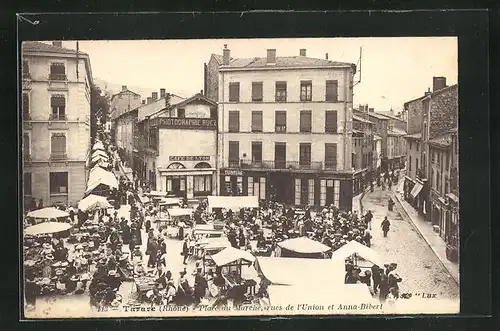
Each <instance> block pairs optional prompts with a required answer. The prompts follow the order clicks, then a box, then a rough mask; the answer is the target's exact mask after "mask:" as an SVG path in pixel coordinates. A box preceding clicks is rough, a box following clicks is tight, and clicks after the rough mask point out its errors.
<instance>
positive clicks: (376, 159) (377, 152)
mask: <svg viewBox="0 0 500 331" xmlns="http://www.w3.org/2000/svg"><path fill="white" fill-rule="evenodd" d="M372 150H373V165H372V169H373V179H375V178H376V177H375V176H378V175H380V169H381V167H382V137H381V136H379V135H378V134H374V135H373V149H372Z"/></svg>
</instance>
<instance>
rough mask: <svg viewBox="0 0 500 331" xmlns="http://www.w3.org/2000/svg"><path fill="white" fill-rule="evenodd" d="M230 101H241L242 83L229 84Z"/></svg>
mask: <svg viewBox="0 0 500 331" xmlns="http://www.w3.org/2000/svg"><path fill="white" fill-rule="evenodd" d="M229 101H230V102H238V101H240V83H239V82H233V83H229Z"/></svg>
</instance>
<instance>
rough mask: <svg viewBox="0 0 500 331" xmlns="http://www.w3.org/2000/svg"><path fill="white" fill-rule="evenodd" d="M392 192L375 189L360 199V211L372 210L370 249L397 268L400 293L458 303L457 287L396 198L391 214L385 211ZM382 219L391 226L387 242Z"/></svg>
mask: <svg viewBox="0 0 500 331" xmlns="http://www.w3.org/2000/svg"><path fill="white" fill-rule="evenodd" d="M392 190H393V191H387V190H385V191H383V190H382V189H381V188H375V191H374V192H373V193H371V192H368V193H366V195H365V196H364V198H363V199H362V204H363V210H364V211H367V210H371V211H372V213H373V216H374V217H373V221H372V231H371V233H372V236H373V239H372V248H373V249H374V250H376V251H377V252H378V253H379V254H380V255H381V257H382V258H383V259H385V260H386V261H387V262H396V263H397V264H398V269H397V272H398V274H399V275H400V276H401V277H402V278H403V281H402V283H401V285H400V290H401V293H411V294H412V296H415V295H416V294H417V293H427V294H436V298H438V299H445V300H446V299H448V300H450V299H451V300H457V299H458V298H459V288H458V285H457V283H456V282H455V280H454V279H453V278H452V276H451V275H450V274H449V273H448V271H447V270H446V269H445V268H444V267H443V265H442V263H441V261H440V260H439V259H438V257H437V256H436V255H435V254H434V252H433V251H432V250H431V248H430V247H429V246H428V245H427V243H426V241H425V240H424V238H422V237H421V235H420V234H419V233H418V231H417V230H416V229H415V228H414V226H413V224H412V223H411V220H409V219H408V217H407V216H406V214H405V212H404V210H403V209H402V207H401V205H400V204H399V203H398V202H397V200H396V199H395V198H393V200H395V202H396V204H395V208H394V211H392V212H390V211H388V209H387V202H388V200H389V197H390V196H391V195H393V194H395V190H396V187H393V188H392ZM385 216H387V217H388V219H389V221H390V222H391V228H390V231H389V233H388V235H387V238H384V237H383V233H382V229H381V226H380V224H381V222H382V220H383V219H384V217H385Z"/></svg>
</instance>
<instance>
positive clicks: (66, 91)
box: [21, 41, 93, 206]
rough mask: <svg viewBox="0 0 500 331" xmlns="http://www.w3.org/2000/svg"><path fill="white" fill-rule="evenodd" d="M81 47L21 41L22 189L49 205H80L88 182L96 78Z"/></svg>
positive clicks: (27, 194)
mask: <svg viewBox="0 0 500 331" xmlns="http://www.w3.org/2000/svg"><path fill="white" fill-rule="evenodd" d="M76 49H78V46H77V47H76ZM76 49H67V48H63V47H62V42H60V41H54V42H53V43H52V44H51V45H49V44H46V43H42V42H32V41H29V42H23V44H22V99H21V100H22V103H21V113H22V131H23V136H22V143H23V150H22V154H23V194H24V196H25V197H32V198H34V199H36V200H37V201H38V200H39V199H42V200H43V203H44V205H45V206H47V205H53V204H63V205H75V204H76V203H77V202H78V201H79V200H80V199H81V198H82V197H83V195H84V192H85V188H86V187H85V186H86V182H87V176H88V169H87V161H88V157H89V153H90V147H91V146H90V114H91V109H90V108H91V101H90V98H91V86H92V84H93V79H92V70H91V66H90V58H89V56H88V55H87V54H86V53H83V52H80V51H77V50H76Z"/></svg>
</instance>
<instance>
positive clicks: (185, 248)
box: [182, 237, 189, 264]
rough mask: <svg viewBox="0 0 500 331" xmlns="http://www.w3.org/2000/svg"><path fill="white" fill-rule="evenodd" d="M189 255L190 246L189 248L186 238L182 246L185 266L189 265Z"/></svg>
mask: <svg viewBox="0 0 500 331" xmlns="http://www.w3.org/2000/svg"><path fill="white" fill-rule="evenodd" d="M188 254H189V246H188V238H187V237H186V238H184V243H183V244H182V255H183V256H184V261H182V263H183V264H187V262H186V261H187V259H188Z"/></svg>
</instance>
